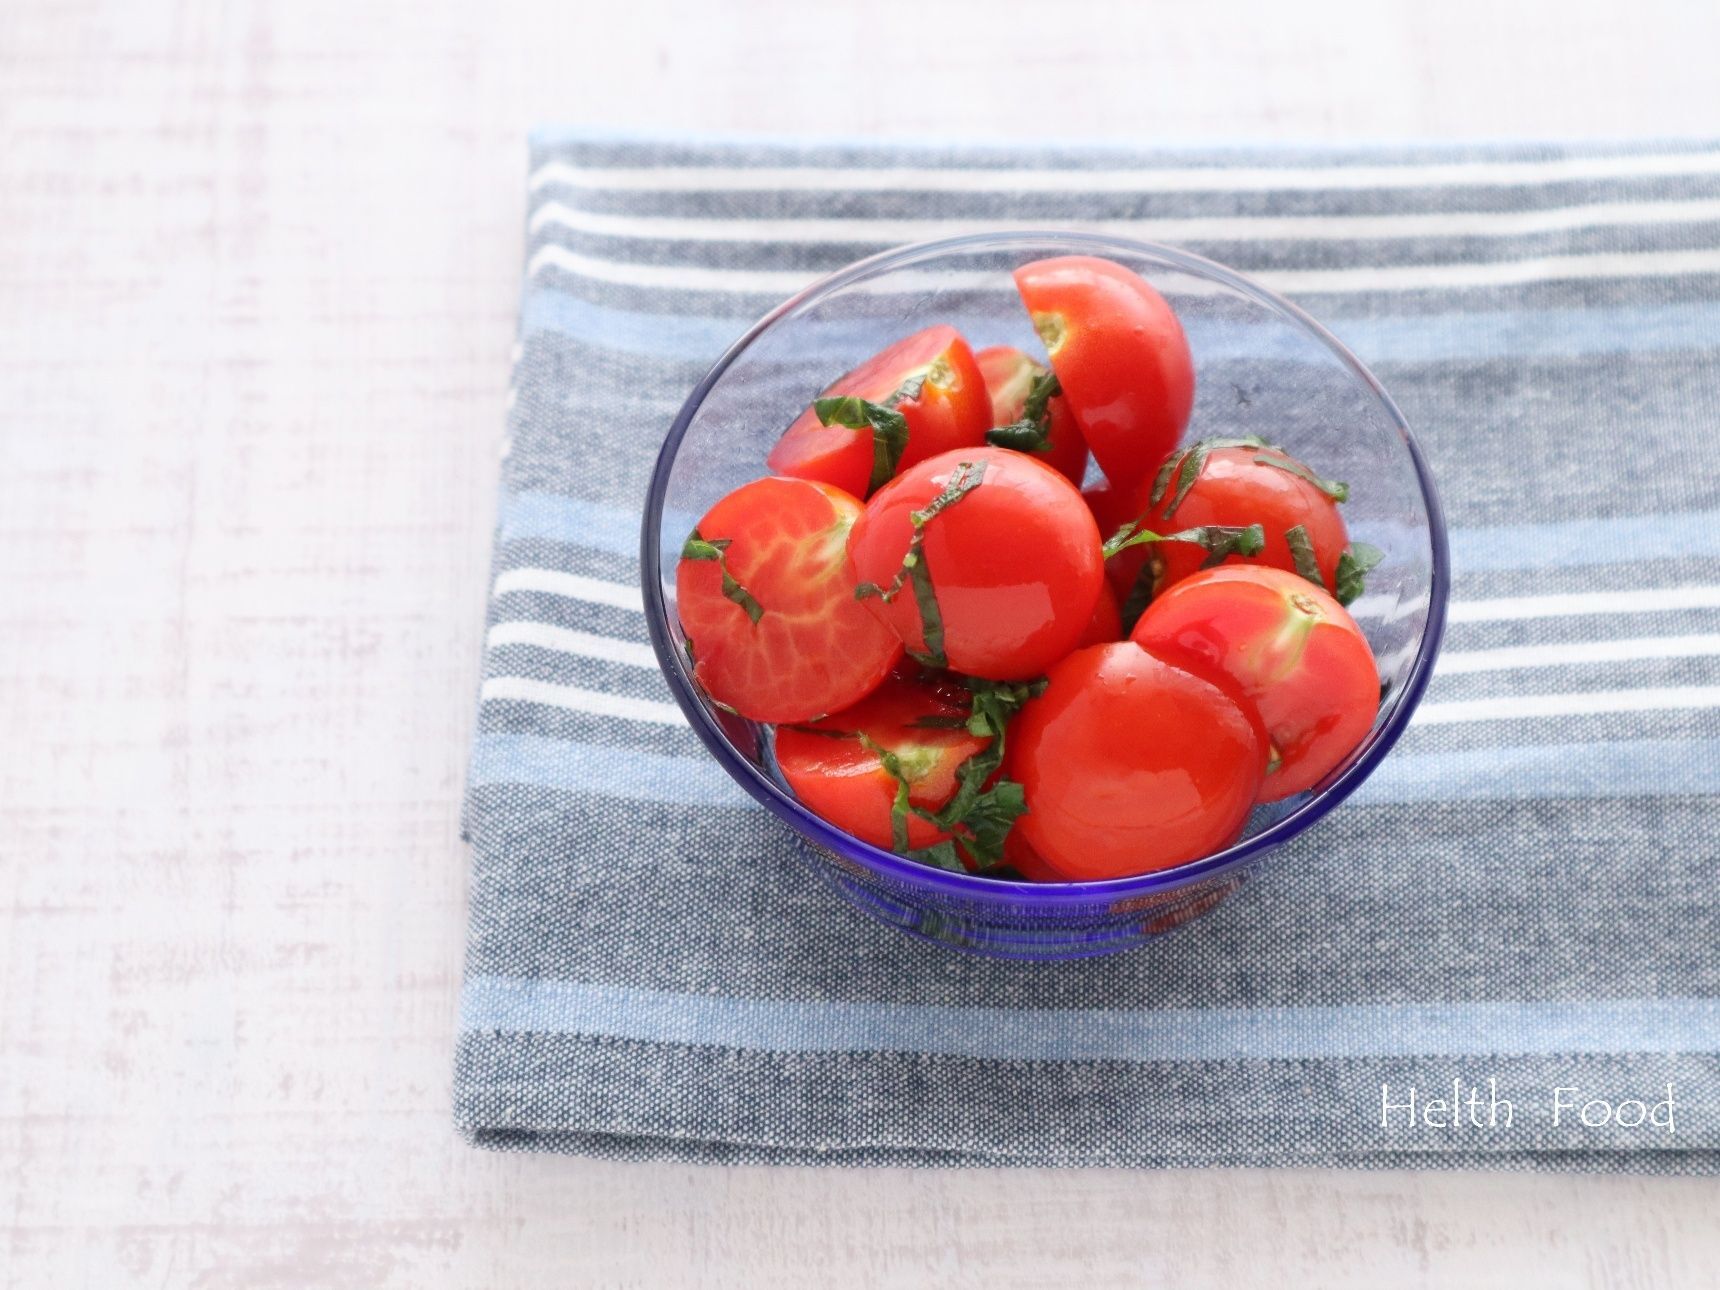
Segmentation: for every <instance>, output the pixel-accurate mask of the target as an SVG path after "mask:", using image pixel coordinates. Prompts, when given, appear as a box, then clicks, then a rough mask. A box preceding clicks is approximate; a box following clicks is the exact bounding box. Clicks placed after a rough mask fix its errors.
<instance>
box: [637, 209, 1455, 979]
mask: <svg viewBox="0 0 1720 1290" xmlns="http://www.w3.org/2000/svg"><path fill="white" fill-rule="evenodd" d="M1055 255H1098V256H1105V257H1107V258H1109V259H1112V260H1115V261H1117V262H1119V263H1121V264H1124V265H1127V266H1128V267H1129V268H1131V269H1133V270H1135V271H1136V272H1137V273H1139V274H1141V276H1142V277H1144V278H1146V279H1147V281H1149V282H1150V283H1152V284H1153V286H1154V287H1156V288H1157V289H1158V290H1159V291H1160V292H1162V293H1163V294H1164V296H1165V297H1166V298H1167V299H1168V300H1169V301H1170V302H1171V304H1172V305H1173V306H1174V307H1175V308H1176V311H1177V313H1178V315H1179V316H1180V317H1181V319H1182V322H1183V326H1184V328H1185V330H1186V331H1187V333H1188V338H1189V345H1190V348H1191V349H1192V351H1193V353H1194V364H1195V406H1194V413H1193V416H1192V417H1191V419H1190V423H1189V429H1188V431H1187V437H1189V438H1195V437H1206V436H1211V435H1238V434H1249V433H1257V434H1260V435H1262V436H1264V437H1265V438H1266V439H1268V440H1270V441H1272V442H1273V443H1276V444H1279V445H1280V446H1282V447H1283V448H1285V449H1286V450H1288V451H1289V452H1290V453H1291V454H1292V455H1294V456H1296V457H1299V458H1301V459H1303V460H1305V461H1307V462H1308V463H1309V464H1310V465H1311V466H1312V467H1313V468H1314V469H1315V470H1317V471H1319V472H1320V474H1322V475H1325V476H1327V477H1330V478H1335V479H1342V480H1346V481H1347V482H1348V483H1349V484H1350V489H1351V492H1350V498H1351V500H1350V501H1348V502H1347V503H1345V506H1344V518H1345V521H1346V523H1347V524H1348V526H1349V530H1350V534H1351V536H1352V538H1353V539H1355V540H1359V541H1366V542H1371V543H1372V544H1373V545H1375V546H1376V547H1378V548H1379V549H1380V550H1381V551H1382V552H1384V555H1385V558H1384V559H1383V561H1382V562H1381V563H1380V565H1379V566H1378V567H1377V568H1376V569H1374V570H1373V572H1372V573H1371V574H1369V576H1368V587H1367V592H1366V594H1365V595H1364V596H1363V597H1362V598H1361V599H1360V600H1358V601H1357V602H1356V603H1355V604H1354V605H1352V606H1351V610H1352V612H1353V613H1354V614H1355V616H1356V618H1357V620H1358V622H1360V623H1361V625H1362V628H1363V630H1364V631H1365V632H1366V633H1367V637H1368V640H1369V643H1370V644H1371V645H1372V646H1373V649H1374V653H1375V655H1376V657H1377V658H1378V660H1379V664H1380V674H1381V679H1382V682H1383V686H1384V698H1383V701H1382V702H1381V705H1380V711H1379V715H1378V717H1377V718H1376V719H1375V722H1374V726H1373V729H1372V730H1371V731H1370V733H1369V734H1368V737H1367V738H1366V739H1365V740H1363V741H1362V743H1361V745H1360V746H1359V747H1357V748H1356V750H1355V752H1354V753H1352V754H1351V756H1350V757H1349V759H1348V760H1347V761H1346V762H1345V763H1344V764H1343V765H1342V766H1340V767H1339V768H1338V769H1337V770H1335V771H1334V772H1333V773H1332V774H1331V775H1329V776H1328V777H1327V778H1326V780H1325V782H1324V783H1322V784H1320V785H1317V786H1316V787H1315V789H1314V790H1312V791H1310V792H1307V793H1302V794H1300V795H1298V796H1296V797H1292V798H1289V799H1287V800H1285V801H1282V802H1275V803H1272V804H1270V805H1269V806H1261V807H1258V808H1256V810H1255V811H1254V813H1253V815H1252V816H1251V817H1250V819H1249V822H1248V826H1247V829H1246V830H1245V832H1244V834H1243V836H1242V838H1241V839H1240V840H1238V841H1237V842H1236V843H1235V844H1234V845H1232V846H1230V847H1229V848H1227V849H1226V850H1224V851H1221V852H1218V853H1216V854H1214V855H1210V856H1207V857H1205V858H1204V859H1201V860H1196V861H1192V862H1190V863H1188V864H1184V865H1180V866H1178V867H1176V868H1174V869H1166V870H1162V871H1160V872H1157V873H1149V874H1142V875H1140V876H1138V877H1134V878H1119V879H1113V880H1109V881H1104V882H1082V883H1034V882H1014V881H1004V880H1000V879H995V878H983V877H978V876H971V875H966V874H955V873H947V872H944V871H942V870H938V869H933V868H929V867H927V866H924V865H920V864H917V863H915V862H914V861H911V860H906V859H903V858H902V857H900V856H896V855H892V854H891V853H890V852H888V851H884V850H880V849H879V848H877V847H874V846H871V845H869V844H867V843H865V842H862V841H860V840H859V839H857V838H854V837H851V836H849V835H848V834H847V833H844V832H843V831H842V830H841V829H839V828H837V827H835V826H834V825H832V824H829V823H827V822H826V821H825V820H822V819H820V818H819V817H818V816H816V815H814V814H813V813H812V812H811V811H809V810H808V809H807V808H806V807H804V806H802V805H801V804H800V803H799V802H798V801H796V800H795V798H794V796H793V795H792V794H791V793H790V792H789V791H788V790H787V788H786V787H784V785H783V783H782V781H781V779H780V778H779V776H778V775H777V773H776V771H775V769H774V766H773V763H772V760H771V749H770V734H769V732H768V731H767V730H765V729H763V728H761V727H759V726H757V725H755V724H753V723H752V722H749V721H745V720H743V719H741V718H738V717H735V716H733V715H732V714H729V713H726V712H723V711H722V710H721V709H718V708H716V707H713V706H712V705H711V703H710V702H709V701H708V700H707V699H706V697H705V696H704V694H703V693H702V692H701V691H700V689H699V687H698V686H697V685H696V684H695V683H694V681H693V678H692V676H691V675H690V672H689V669H688V667H687V663H686V655H685V652H684V650H683V646H682V639H683V638H682V633H681V626H680V622H679V621H678V619H677V617H676V615H675V613H674V609H673V595H674V585H675V563H676V560H677V558H678V556H679V553H680V550H681V544H682V542H683V541H684V540H685V538H686V536H687V534H688V532H689V531H690V530H691V529H692V527H693V525H694V523H695V522H696V521H697V520H698V518H699V516H701V515H703V514H704V512H705V511H706V510H707V509H708V508H709V507H710V506H711V505H712V503H714V502H715V501H716V500H717V499H718V498H720V497H721V496H723V494H725V493H727V492H728V491H730V490H731V489H733V488H735V487H737V486H739V485H740V484H743V483H745V482H747V481H748V480H751V479H755V478H757V477H759V476H760V475H762V474H764V473H766V472H765V466H764V458H765V454H766V453H767V452H768V451H769V450H770V447H771V445H772V444H773V443H774V442H775V441H776V439H777V436H778V435H779V434H781V432H782V430H783V428H784V427H785V426H787V425H788V423H789V422H790V421H792V420H793V419H794V418H795V417H796V416H797V415H799V413H800V412H801V411H802V409H804V408H805V407H806V406H807V404H808V403H809V402H810V401H811V399H812V397H813V396H814V395H815V394H816V393H818V391H820V390H821V389H823V388H824V386H825V385H827V384H828V383H829V382H830V381H831V380H832V379H833V378H834V377H835V376H836V375H837V374H839V373H841V372H845V371H847V370H848V369H850V368H852V367H854V366H856V365H857V364H859V363H860V362H861V361H862V360H863V359H865V358H867V357H869V356H870V355H871V354H873V353H875V352H876V351H878V350H880V349H882V348H883V347H884V346H885V345H887V344H889V343H890V342H891V341H894V340H896V339H898V338H900V337H901V336H904V335H907V334H908V333H909V332H912V331H916V330H918V329H919V328H921V327H925V326H929V325H930V324H932V323H938V322H943V323H950V324H953V325H954V326H955V327H957V328H958V329H959V330H960V331H961V332H962V333H963V335H965V336H966V337H967V339H968V340H969V342H970V343H972V345H973V347H974V348H975V349H976V350H977V349H979V348H981V347H982V346H986V345H999V344H1009V345H1015V346H1017V347H1019V348H1021V349H1023V350H1026V351H1027V352H1028V353H1030V354H1036V355H1037V354H1041V353H1042V350H1041V348H1040V346H1039V343H1038V340H1037V337H1036V336H1035V335H1034V332H1033V328H1032V325H1031V323H1030V322H1029V320H1028V315H1027V311H1026V310H1025V309H1024V308H1023V307H1022V305H1021V302H1020V300H1019V299H1018V298H1017V296H1016V291H1015V286H1014V283H1013V282H1012V280H1011V278H1010V271H1011V270H1013V269H1015V268H1017V267H1018V266H1020V265H1022V264H1026V263H1028V262H1029V261H1032V260H1039V259H1043V258H1045V257H1047V256H1055ZM1094 477H1096V476H1094ZM641 546H642V564H641V568H642V577H643V582H644V597H645V616H646V620H647V622H648V624H649V627H650V631H651V640H652V644H653V645H654V646H655V648H656V651H657V658H658V661H659V662H660V664H661V666H662V669H663V674H664V675H665V676H666V677H667V678H668V682H669V688H670V689H671V690H672V691H674V694H675V698H676V699H677V701H678V702H679V703H680V705H681V707H682V709H683V710H684V711H685V712H686V714H687V719H688V721H689V722H691V723H692V727H693V729H694V730H695V731H696V732H697V733H698V735H699V737H700V738H701V739H702V740H703V741H704V742H705V744H706V746H707V747H708V748H710V750H711V752H712V754H713V755H714V756H715V757H716V759H717V760H718V761H719V762H720V763H721V764H722V766H723V768H724V769H725V770H727V771H728V773H729V774H730V775H732V776H733V777H734V779H735V781H736V782H737V783H739V784H740V786H741V787H742V788H744V789H745V790H746V791H747V792H748V793H750V794H752V796H753V797H755V798H757V799H758V801H759V802H761V803H762V804H763V805H764V807H765V808H766V809H767V810H769V811H771V812H772V813H773V814H774V815H776V816H777V817H778V818H779V819H781V820H782V821H783V822H784V823H786V824H787V825H788V826H789V827H790V828H792V829H794V830H795V832H796V833H798V834H799V836H800V838H801V839H802V840H803V841H804V843H805V847H804V850H805V853H806V854H807V856H808V858H809V859H810V860H811V861H812V868H813V869H814V870H815V871H816V872H818V873H819V874H821V875H823V876H824V877H825V878H827V879H828V880H830V881H831V882H832V883H833V884H834V885H835V887H836V889H837V890H838V891H839V892H841V893H842V894H843V895H844V896H846V897H847V898H848V899H850V900H852V901H853V902H854V903H855V904H857V905H859V906H860V907H861V908H862V909H864V910H866V911H867V912H868V913H870V914H872V915H874V916H876V917H877V918H879V919H882V920H883V921H884V922H887V923H891V924H893V925H895V926H897V927H900V928H904V929H906V930H908V931H910V932H913V933H916V934H918V935H920V936H924V937H928V938H931V939H933V940H937V941H940V942H943V943H945V944H948V945H953V946H959V947H961V948H964V949H967V950H973V951H978V952H980V953H987V954H993V955H1002V956H1007V957H1012V958H1039V959H1062V958H1074V957H1078V956H1083V955H1090V954H1102V953H1107V952H1110V951H1114V950H1119V949H1124V948H1127V947H1128V946H1131V945H1135V944H1138V943H1140V942H1141V941H1143V940H1145V939H1147V938H1149V937H1152V936H1156V935H1159V934H1161V933H1163V932H1166V931H1169V930H1170V929H1172V928H1174V927H1177V926H1179V925H1181V924H1182V923H1185V922H1187V921H1189V920H1190V919H1191V918H1194V917H1196V916H1198V915H1200V914H1203V913H1205V912H1207V911H1209V910H1211V909H1212V908H1214V907H1215V906H1216V905H1218V904H1219V903H1220V902H1221V901H1222V900H1223V899H1224V898H1225V896H1226V895H1228V894H1229V893H1230V892H1231V891H1232V890H1234V889H1235V887H1236V886H1237V884H1238V883H1239V882H1240V881H1241V880H1242V878H1243V877H1244V876H1245V875H1247V874H1250V873H1252V872H1253V871H1254V870H1255V869H1256V868H1258V867H1259V866H1260V865H1261V864H1262V862H1263V861H1265V860H1266V859H1267V858H1268V857H1269V856H1270V855H1271V854H1272V853H1273V852H1275V851H1277V850H1278V849H1279V848H1281V847H1283V846H1284V844H1285V843H1287V842H1288V841H1290V839H1292V838H1294V837H1296V836H1297V835H1299V834H1301V833H1302V832H1303V831H1304V830H1306V829H1308V828H1309V827H1310V826H1312V825H1313V824H1315V823H1316V822H1317V821H1319V820H1320V819H1321V818H1322V817H1323V816H1324V815H1325V814H1326V813H1327V812H1328V811H1330V810H1332V809H1333V808H1334V807H1336V806H1337V805H1338V804H1339V803H1340V802H1342V801H1343V800H1344V799H1345V798H1346V797H1348V796H1349V795H1350V794H1351V793H1353V792H1355V790H1356V788H1357V787H1358V786H1359V785H1360V784H1361V783H1362V781H1363V780H1365V779H1366V778H1367V777H1368V775H1369V773H1370V772H1372V771H1373V769H1374V768H1375V767H1376V766H1378V765H1379V764H1380V761H1381V759H1383V758H1384V757H1385V755H1386V754H1387V752H1388V751H1390V749H1391V747H1392V745H1393V744H1394V743H1395V742H1396V741H1397V739H1398V736H1399V735H1401V734H1402V733H1403V729H1404V727H1405V725H1406V724H1407V723H1408V721H1409V718H1410V714H1411V712H1412V711H1413V710H1414V708H1415V706H1416V703H1417V701H1418V700H1419V699H1420V697H1421V694H1422V691H1423V689H1425V688H1426V685H1427V681H1428V677H1429V675H1430V673H1431V672H1432V669H1433V661H1434V655H1435V654H1436V652H1437V651H1438V648H1439V639H1440V634H1441V631H1442V629H1443V627H1444V623H1445V603H1446V591H1447V584H1448V581H1449V573H1448V568H1447V556H1446V537H1445V526H1444V522H1443V520H1442V519H1441V517H1440V510H1439V501H1438V498H1437V497H1436V496H1435V493H1434V487H1433V480H1432V479H1431V478H1430V476H1429V474H1428V470H1427V466H1426V464H1425V463H1424V462H1423V460H1422V456H1421V453H1420V452H1419V451H1418V450H1417V448H1416V445H1415V441H1414V440H1413V439H1412V438H1411V437H1410V433H1409V430H1408V427H1406V426H1405V424H1404V421H1403V417H1402V416H1401V415H1400V414H1399V412H1398V410H1397V408H1396V407H1395V406H1394V405H1393V404H1392V401H1391V399H1390V398H1389V397H1388V396H1387V395H1386V392H1385V391H1384V390H1383V389H1381V388H1380V385H1379V382H1378V381H1376V380H1375V379H1374V378H1373V377H1372V376H1371V375H1370V374H1369V373H1368V371H1367V369H1366V368H1364V367H1363V366H1362V365H1361V363H1360V362H1358V361H1357V360H1356V358H1355V356H1354V355H1353V354H1351V353H1350V352H1349V350H1347V349H1346V348H1344V346H1343V345H1341V344H1340V343H1339V342H1338V341H1337V340H1336V339H1335V338H1334V337H1333V336H1332V335H1331V334H1330V333H1329V332H1327V331H1326V329H1325V328H1323V327H1321V326H1320V325H1319V324H1318V323H1316V322H1315V321H1314V320H1313V319H1311V318H1310V317H1308V315H1307V314H1305V313H1303V312H1302V311H1301V310H1300V309H1298V308H1297V307H1296V306H1295V305H1292V304H1290V303H1289V302H1288V301H1285V300H1282V299H1280V298H1279V297H1278V296H1275V295H1273V294H1272V293H1271V292H1270V291H1266V290H1264V289H1263V288H1261V287H1258V286H1256V285H1254V284H1253V283H1251V282H1249V281H1248V280H1247V279H1245V278H1243V277H1241V276H1239V275H1238V274H1235V273H1232V272H1231V271H1230V270H1228V269H1226V268H1224V267H1222V266H1221V265H1218V264H1214V263H1213V262H1212V261H1210V260H1204V259H1201V258H1200V257H1199V256H1195V255H1189V254H1187V253H1186V252H1183V251H1177V250H1173V249H1171V248H1170V247H1164V246H1156V245H1153V244H1151V243H1147V242H1134V241H1129V240H1125V239H1121V238H1114V237H1101V236H1089V235H1085V234H1075V233H1057V232H1045V233H1008V234H979V235H975V236H969V237H957V238H949V239H946V240H942V241H935V242H923V243H920V244H917V245H914V246H908V247H903V248H901V249H899V250H895V251H888V252H885V253H884V254H881V255H875V256H873V257H871V258H870V259H866V260H861V261H860V262H858V263H856V264H853V265H850V266H849V267H848V268H846V269H843V270H841V271H840V272H838V273H834V274H832V275H830V276H829V277H827V278H824V279H823V280H821V281H819V282H816V283H814V284H813V285H812V286H810V287H808V288H806V289H805V290H804V291H802V292H801V293H800V294H799V295H797V296H795V297H794V298H793V299H791V300H788V301H786V302H785V303H783V304H782V305H780V306H778V307H777V308H776V309H774V310H772V311H771V312H770V313H769V314H767V315H766V316H765V317H764V318H763V319H761V320H760V321H759V322H758V323H757V324H755V325H754V326H753V327H752V328H751V330H749V331H748V332H747V333H746V335H744V336H742V337H741V338H740V340H738V341H737V342H735V344H734V345H733V346H732V347H730V349H729V351H728V352H727V353H726V354H724V355H723V356H722V358H721V359H719V360H718V362H717V364H716V366H714V367H713V368H712V369H711V370H710V372H709V373H708V374H707V375H706V376H705V378H704V379H703V380H701V381H700V382H699V384H698V386H697V388H695V389H694V390H693V392H692V395H691V396H690V397H689V398H688V399H687V402H686V405H685V406H684V407H683V408H682V409H681V412H680V415H679V416H677V417H676V418H675V423H674V426H673V427H672V428H671V430H670V431H669V437H668V440H667V441H666V442H665V443H664V445H663V451H662V454H661V455H660V456H659V457H658V459H657V465H656V469H655V471H654V473H653V475H652V479H651V487H650V493H649V495H648V497H647V499H646V504H645V521H644V532H643V535H642V544H641Z"/></svg>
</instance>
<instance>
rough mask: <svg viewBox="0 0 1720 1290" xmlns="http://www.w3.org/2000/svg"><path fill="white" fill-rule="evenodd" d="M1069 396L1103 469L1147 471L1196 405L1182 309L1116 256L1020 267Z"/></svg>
mask: <svg viewBox="0 0 1720 1290" xmlns="http://www.w3.org/2000/svg"><path fill="white" fill-rule="evenodd" d="M1015 285H1016V288H1017V289H1018V290H1019V291H1020V292H1021V299H1022V303H1024V304H1025V305H1026V306H1027V309H1028V312H1029V313H1031V314H1032V315H1033V325H1034V327H1035V328H1036V329H1037V330H1038V332H1039V335H1040V339H1042V340H1043V341H1044V342H1045V352H1046V353H1047V354H1048V355H1049V356H1050V358H1051V367H1052V369H1053V370H1054V371H1055V372H1056V373H1057V380H1058V382H1059V383H1060V384H1061V385H1062V387H1063V397H1064V399H1065V400H1066V401H1067V402H1068V404H1069V408H1070V410H1071V411H1073V412H1074V414H1075V423H1076V425H1077V426H1079V427H1080V430H1081V437H1082V438H1083V439H1085V440H1086V443H1087V446H1088V447H1089V448H1091V449H1092V450H1093V456H1094V457H1095V458H1097V459H1098V462H1099V467H1100V469H1101V470H1103V471H1104V472H1105V477H1106V478H1107V479H1109V480H1111V481H1112V482H1113V483H1115V484H1118V485H1120V486H1121V487H1124V488H1129V487H1132V486H1133V485H1136V484H1139V483H1140V482H1142V481H1143V480H1146V479H1150V478H1151V477H1152V475H1153V472H1154V471H1156V470H1157V469H1158V468H1159V463H1160V462H1162V461H1163V460H1164V459H1165V458H1166V457H1167V456H1169V455H1170V452H1171V450H1172V449H1173V448H1175V447H1176V444H1177V440H1178V439H1179V438H1181V437H1182V432H1183V427H1184V426H1185V425H1187V424H1188V417H1189V411H1190V410H1191V409H1192V408H1193V407H1194V359H1193V357H1192V356H1191V355H1190V353H1189V348H1188V338H1187V337H1186V336H1184V335H1183V329H1182V324H1181V323H1179V322H1178V321H1177V316H1176V313H1175V311H1173V310H1172V309H1171V307H1170V305H1169V304H1168V303H1167V302H1166V300H1165V298H1164V297H1163V296H1161V295H1160V294H1159V293H1158V292H1157V291H1155V290H1153V288H1152V287H1150V286H1148V285H1147V283H1146V281H1145V280H1144V279H1143V278H1142V277H1141V276H1140V275H1139V274H1138V273H1133V272H1131V271H1130V270H1128V269H1126V268H1124V267H1123V266H1122V265H1120V264H1115V263H1113V262H1112V261H1110V260H1101V259H1096V258H1095V257H1093V256H1087V255H1067V256H1059V257H1057V258H1055V259H1050V260H1038V261H1035V262H1034V263H1032V264H1024V265H1022V267H1021V268H1019V269H1017V270H1016V271H1015Z"/></svg>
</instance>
